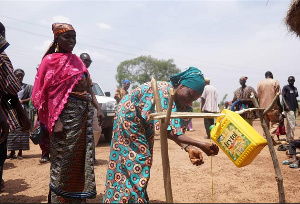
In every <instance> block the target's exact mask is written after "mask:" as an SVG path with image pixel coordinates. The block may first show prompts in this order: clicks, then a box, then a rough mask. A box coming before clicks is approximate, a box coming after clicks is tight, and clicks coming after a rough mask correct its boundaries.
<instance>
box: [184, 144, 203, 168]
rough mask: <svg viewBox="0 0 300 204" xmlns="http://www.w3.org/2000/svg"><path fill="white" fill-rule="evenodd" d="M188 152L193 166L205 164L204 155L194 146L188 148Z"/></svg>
mask: <svg viewBox="0 0 300 204" xmlns="http://www.w3.org/2000/svg"><path fill="white" fill-rule="evenodd" d="M186 151H187V152H188V154H189V157H190V161H191V162H192V164H193V165H196V166H199V165H201V164H203V163H204V161H203V156H202V153H201V152H200V150H199V149H197V148H195V147H192V146H188V147H187V148H186Z"/></svg>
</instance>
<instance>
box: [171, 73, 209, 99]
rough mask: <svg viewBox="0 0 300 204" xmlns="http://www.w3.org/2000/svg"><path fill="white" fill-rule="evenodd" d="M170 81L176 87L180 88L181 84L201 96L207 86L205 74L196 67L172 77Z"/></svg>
mask: <svg viewBox="0 0 300 204" xmlns="http://www.w3.org/2000/svg"><path fill="white" fill-rule="evenodd" d="M170 81H171V83H172V84H173V86H174V87H178V86H179V84H182V85H184V86H186V87H189V88H191V89H194V90H195V91H198V92H199V93H201V94H202V93H203V90H204V86H205V82H204V77H203V74H202V72H201V71H200V70H199V69H197V68H196V67H188V68H186V69H185V70H184V71H183V72H180V73H178V74H175V75H173V76H171V78H170Z"/></svg>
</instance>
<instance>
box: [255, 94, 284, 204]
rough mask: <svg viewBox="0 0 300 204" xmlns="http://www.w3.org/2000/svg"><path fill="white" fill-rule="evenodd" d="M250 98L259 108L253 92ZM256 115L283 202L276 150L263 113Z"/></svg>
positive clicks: (280, 198)
mask: <svg viewBox="0 0 300 204" xmlns="http://www.w3.org/2000/svg"><path fill="white" fill-rule="evenodd" d="M278 96H279V94H277V95H276V96H275V99H276V100H277V98H278ZM251 99H252V102H253V104H254V107H256V108H259V105H258V102H257V99H256V98H255V96H254V94H253V93H251ZM275 99H274V100H273V103H272V104H274V102H275V101H276V100H275ZM272 104H271V106H273V105H272ZM266 110H269V108H267V109H266ZM258 115H259V119H260V122H261V125H262V127H263V130H264V132H265V135H266V138H267V141H268V147H269V151H270V154H271V157H272V161H273V165H274V169H275V179H276V182H277V186H278V194H279V202H280V203H285V195H284V188H283V178H282V175H281V170H280V167H279V164H278V159H277V155H276V152H275V149H274V146H273V141H272V138H271V135H270V132H269V129H268V127H267V124H266V121H265V119H264V115H263V113H262V112H258Z"/></svg>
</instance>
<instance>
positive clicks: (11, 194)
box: [0, 119, 300, 203]
mask: <svg viewBox="0 0 300 204" xmlns="http://www.w3.org/2000/svg"><path fill="white" fill-rule="evenodd" d="M297 123H299V121H297ZM193 127H194V131H192V132H187V135H188V136H190V137H193V138H195V139H200V140H203V141H207V142H209V140H205V139H203V137H204V129H203V119H193ZM254 128H255V129H256V130H257V131H258V132H259V133H261V134H262V128H261V127H260V123H259V121H254ZM295 135H296V136H295V138H297V139H298V138H299V136H300V130H299V126H297V127H296V134H295ZM281 137H282V138H284V137H285V136H281ZM275 150H276V153H277V157H278V160H279V163H280V168H281V173H282V175H283V183H284V189H285V198H286V202H287V203H299V202H300V198H299V193H300V189H299V185H300V171H299V170H300V169H290V168H289V167H288V166H285V165H282V164H281V161H283V160H285V159H286V156H285V152H282V151H277V148H276V149H275ZM40 154H41V150H40V148H39V146H38V145H34V144H33V143H31V150H30V151H25V152H24V157H25V158H24V159H23V160H9V159H8V160H6V163H5V168H4V169H5V170H4V175H3V178H4V180H5V189H4V192H3V193H1V196H0V203H45V202H47V194H48V182H49V167H50V164H49V163H47V164H40V163H39V159H40ZM108 155H109V144H106V143H104V142H103V138H101V139H100V142H99V144H98V146H97V148H96V158H97V159H98V161H99V162H98V164H97V165H96V166H95V174H96V183H97V191H98V194H97V198H96V199H93V200H88V202H89V203H100V202H102V193H103V189H104V182H105V175H106V170H107V161H108ZM169 155H170V166H171V179H172V191H173V198H174V202H176V203H212V202H216V203H278V202H279V197H278V188H277V183H276V180H275V173H274V168H273V163H272V160H271V157H270V153H269V149H268V146H266V147H265V148H264V149H263V150H262V151H261V153H260V154H259V155H258V156H257V157H256V158H255V160H254V161H253V162H252V163H251V164H250V165H248V166H245V167H242V168H237V167H236V166H235V165H234V164H233V163H232V162H231V160H230V159H229V158H228V157H227V156H226V155H225V154H224V153H223V152H222V151H220V153H219V155H218V156H215V157H213V159H212V166H211V159H210V157H207V156H206V155H204V159H205V163H204V164H203V165H202V166H199V167H196V166H193V165H192V164H191V163H190V162H189V158H188V155H187V153H186V152H184V151H183V150H181V148H179V147H178V146H177V145H176V144H175V143H174V142H172V141H169ZM211 170H212V172H213V176H211V175H212V173H211ZM212 180H213V182H212ZM212 187H213V192H214V194H213V197H212ZM148 194H149V197H150V202H155V203H158V202H164V201H165V195H164V186H163V177H162V165H161V154H160V141H159V137H158V136H157V137H156V141H155V146H154V161H153V166H152V169H151V179H150V181H149V186H148Z"/></svg>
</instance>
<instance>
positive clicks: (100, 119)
mask: <svg viewBox="0 0 300 204" xmlns="http://www.w3.org/2000/svg"><path fill="white" fill-rule="evenodd" d="M88 93H89V94H91V96H92V104H93V106H94V107H95V108H96V109H97V117H98V122H99V126H101V125H102V123H103V121H104V118H105V116H104V114H103V112H102V109H101V106H100V105H99V103H98V101H97V99H96V96H95V93H94V91H93V88H92V86H89V87H88Z"/></svg>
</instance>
